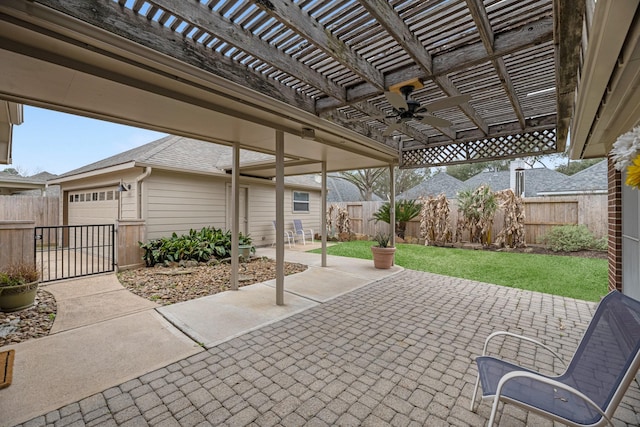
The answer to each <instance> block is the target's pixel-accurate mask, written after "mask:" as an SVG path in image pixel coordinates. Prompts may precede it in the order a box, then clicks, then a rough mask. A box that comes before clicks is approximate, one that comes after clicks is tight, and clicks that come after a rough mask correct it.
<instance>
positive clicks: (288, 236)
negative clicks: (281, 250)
mask: <svg viewBox="0 0 640 427" xmlns="http://www.w3.org/2000/svg"><path fill="white" fill-rule="evenodd" d="M273 229H274V230H276V232H277V230H278V229H277V228H276V222H275V221H273ZM284 238H285V239H286V240H287V243H289V249H291V242H292V241H294V242H295V240H294V239H293V231H291V230H284ZM275 244H276V235H275V234H274V235H273V243H272V244H271V246H274V245H275Z"/></svg>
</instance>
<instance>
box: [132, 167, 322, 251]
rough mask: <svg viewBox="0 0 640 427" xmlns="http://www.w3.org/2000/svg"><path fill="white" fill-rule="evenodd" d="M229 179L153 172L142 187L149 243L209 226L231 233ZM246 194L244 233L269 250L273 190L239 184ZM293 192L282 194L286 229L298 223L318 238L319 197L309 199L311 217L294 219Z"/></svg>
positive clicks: (249, 183) (272, 187) (272, 233)
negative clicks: (297, 221)
mask: <svg viewBox="0 0 640 427" xmlns="http://www.w3.org/2000/svg"><path fill="white" fill-rule="evenodd" d="M229 181H230V179H228V178H226V177H216V176H203V175H195V174H184V173H176V172H169V171H156V170H154V171H153V172H152V174H151V175H150V176H149V177H148V178H147V179H146V180H145V181H144V185H143V190H142V191H143V207H144V213H145V214H144V217H145V219H146V221H147V239H148V240H150V239H157V238H160V237H167V236H170V235H171V233H174V232H175V233H176V234H178V235H180V234H184V233H187V232H188V231H189V229H197V230H199V229H201V228H202V227H207V226H213V227H217V228H222V229H225V230H228V229H230V228H231V219H230V218H227V213H228V212H229V209H230V207H229V205H230V198H231V193H230V190H229V189H228V183H229ZM241 186H242V187H244V188H246V189H247V230H248V233H249V235H250V236H251V237H252V239H253V244H254V245H256V246H266V245H270V244H271V243H272V242H273V241H274V239H275V230H274V229H273V221H274V220H275V185H274V184H273V183H271V182H270V183H268V184H261V183H259V182H255V181H254V180H241ZM293 191H294V189H293V188H291V187H287V188H286V189H285V195H284V203H285V228H286V229H288V230H293V219H294V218H295V219H301V220H302V222H303V225H304V227H305V228H311V229H313V231H314V233H319V232H320V205H321V203H320V191H319V190H317V191H314V190H307V189H302V190H300V189H296V191H307V192H309V195H310V204H309V207H310V211H309V213H296V214H294V213H293Z"/></svg>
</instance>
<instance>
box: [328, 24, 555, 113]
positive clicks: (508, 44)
mask: <svg viewBox="0 0 640 427" xmlns="http://www.w3.org/2000/svg"><path fill="white" fill-rule="evenodd" d="M551 40H553V19H552V18H545V19H541V20H539V21H537V22H534V23H530V24H527V25H523V26H522V27H520V28H515V29H511V30H508V31H505V32H502V33H496V34H494V43H493V52H494V53H493V55H489V54H488V53H487V51H486V49H485V47H484V44H483V43H473V44H470V45H467V46H463V47H460V48H458V49H454V50H451V51H446V52H443V53H441V54H438V55H433V57H432V64H433V68H432V71H433V74H432V75H433V76H442V75H447V74H450V73H455V72H457V71H460V70H464V69H466V68H470V67H473V66H475V65H479V64H483V63H486V62H487V61H491V60H493V59H495V58H499V57H502V56H505V55H509V54H512V53H514V52H517V51H519V50H523V49H526V48H528V47H531V46H535V45H537V44H541V43H544V42H548V41H551ZM415 77H417V78H421V79H427V78H429V77H430V76H428V75H427V74H425V72H424V70H423V69H422V67H420V66H418V65H415V64H412V65H410V66H408V67H403V68H400V69H399V70H397V71H393V72H391V73H388V74H386V75H385V85H386V86H392V85H394V84H397V83H400V82H403V81H406V80H409V79H411V78H415ZM378 94H380V91H379V90H378V89H377V88H375V87H374V86H373V85H371V84H368V83H360V84H357V85H354V86H352V87H350V88H348V89H347V102H346V103H340V102H337V101H336V100H335V99H332V98H322V99H319V100H318V101H316V111H317V112H319V113H322V112H325V111H327V110H332V109H335V108H339V107H343V106H345V105H350V104H354V103H356V102H360V101H363V100H365V99H367V98H370V97H372V96H376V95H378Z"/></svg>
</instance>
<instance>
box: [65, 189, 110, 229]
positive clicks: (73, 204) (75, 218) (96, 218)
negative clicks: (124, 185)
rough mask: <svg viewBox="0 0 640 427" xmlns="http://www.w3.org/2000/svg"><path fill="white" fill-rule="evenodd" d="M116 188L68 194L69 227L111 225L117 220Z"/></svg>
mask: <svg viewBox="0 0 640 427" xmlns="http://www.w3.org/2000/svg"><path fill="white" fill-rule="evenodd" d="M116 189H117V187H104V188H94V189H90V190H82V191H70V192H69V193H68V196H67V197H68V202H69V203H68V206H69V210H68V212H69V225H83V224H113V223H114V222H115V221H116V220H117V219H118V198H119V196H120V193H118V191H116Z"/></svg>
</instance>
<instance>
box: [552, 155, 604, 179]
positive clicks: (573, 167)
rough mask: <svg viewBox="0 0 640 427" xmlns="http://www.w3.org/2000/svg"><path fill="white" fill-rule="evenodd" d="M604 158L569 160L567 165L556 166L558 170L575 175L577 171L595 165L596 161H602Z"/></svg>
mask: <svg viewBox="0 0 640 427" xmlns="http://www.w3.org/2000/svg"><path fill="white" fill-rule="evenodd" d="M601 161H602V159H588V160H576V161H574V162H571V161H570V162H569V163H568V164H566V165H560V166H558V167H557V168H556V171H558V172H562V173H563V174H565V175H573V174H575V173H578V172H580V171H581V170H585V169H586V168H588V167H591V166H593V165H595V164H596V163H600V162H601Z"/></svg>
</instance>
